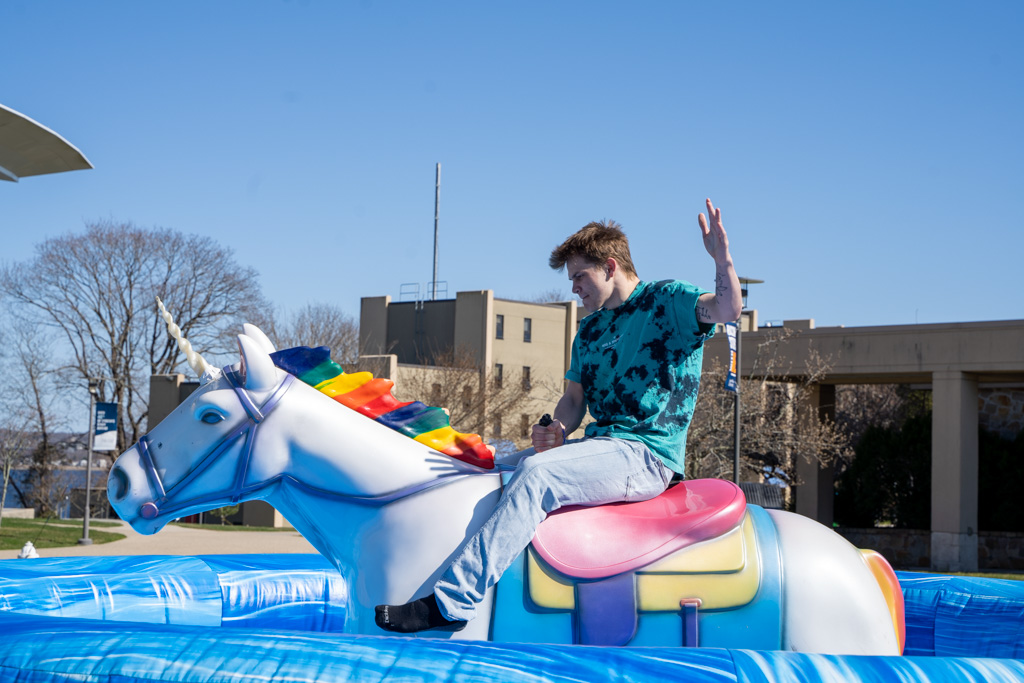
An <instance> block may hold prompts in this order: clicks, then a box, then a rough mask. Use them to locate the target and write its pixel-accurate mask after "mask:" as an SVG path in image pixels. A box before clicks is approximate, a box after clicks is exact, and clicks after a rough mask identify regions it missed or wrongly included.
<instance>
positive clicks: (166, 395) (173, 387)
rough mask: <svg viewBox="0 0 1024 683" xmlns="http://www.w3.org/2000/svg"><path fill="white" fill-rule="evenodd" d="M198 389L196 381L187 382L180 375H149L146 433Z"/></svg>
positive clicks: (183, 376)
mask: <svg viewBox="0 0 1024 683" xmlns="http://www.w3.org/2000/svg"><path fill="white" fill-rule="evenodd" d="M198 388H199V382H198V381H190V380H187V379H186V378H185V375H182V374H181V373H174V374H170V375H150V377H149V412H148V414H147V415H146V431H147V432H148V431H151V430H152V429H153V427H156V426H157V425H158V424H160V423H161V422H162V421H163V419H164V418H165V417H167V416H168V415H170V414H171V413H172V412H173V411H174V409H175V408H177V407H178V406H179V405H180V404H181V402H182V401H184V400H185V399H186V398H187V397H188V395H189V394H191V393H192V392H193V391H195V390H196V389H198Z"/></svg>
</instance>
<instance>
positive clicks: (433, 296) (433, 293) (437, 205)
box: [430, 163, 441, 301]
mask: <svg viewBox="0 0 1024 683" xmlns="http://www.w3.org/2000/svg"><path fill="white" fill-rule="evenodd" d="M440 210H441V164H440V163H438V164H437V175H436V178H435V182H434V279H433V280H432V281H431V283H430V300H431V301H437V223H438V217H439V215H440Z"/></svg>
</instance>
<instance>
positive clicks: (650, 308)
mask: <svg viewBox="0 0 1024 683" xmlns="http://www.w3.org/2000/svg"><path fill="white" fill-rule="evenodd" d="M707 209H708V215H707V219H705V217H704V214H700V215H699V216H698V219H697V222H698V224H699V225H700V229H701V234H702V235H703V238H704V246H705V248H706V249H707V251H708V254H710V255H711V257H712V258H713V259H714V261H715V292H714V293H711V292H705V291H701V290H699V289H697V288H696V287H694V286H693V285H691V284H690V283H688V282H682V281H677V280H666V281H663V282H657V283H650V282H643V281H641V280H640V279H639V277H638V276H637V273H636V269H635V268H634V267H633V261H632V258H631V257H630V253H629V242H628V241H627V240H626V236H625V234H623V232H622V230H621V228H620V227H619V226H618V224H616V223H614V222H602V223H590V224H589V225H587V226H585V227H584V228H582V229H581V230H579V231H578V232H576V233H575V234H574V235H572V236H571V237H569V239H567V240H566V241H565V242H564V243H562V244H561V245H560V246H558V247H557V248H556V249H555V250H554V251H553V252H552V254H551V259H550V265H551V267H552V268H554V269H555V270H561V268H562V267H565V268H566V269H567V271H568V274H569V280H570V281H571V282H572V291H573V294H576V295H577V296H579V297H580V300H581V301H582V303H583V306H584V307H585V308H586V309H587V311H588V312H589V313H590V315H588V316H587V317H586V318H584V319H583V321H582V322H581V323H580V328H579V332H578V333H577V335H576V339H575V340H574V341H573V348H572V360H571V363H570V368H569V372H568V373H567V374H566V379H567V380H568V387H567V389H566V391H565V394H563V396H562V398H561V399H559V401H558V404H557V405H556V406H555V412H554V420H553V421H552V422H551V424H550V425H547V426H541V425H534V427H533V432H532V441H533V448H532V449H528V450H526V451H523V452H521V453H519V454H517V455H516V457H515V458H514V461H515V460H517V461H518V465H517V467H516V470H515V473H514V474H513V476H512V478H511V480H510V481H509V483H508V485H507V486H506V487H505V490H504V491H503V492H502V495H501V499H500V500H499V501H498V504H497V506H496V507H495V508H494V511H493V512H492V513H491V516H490V517H489V518H488V520H487V521H486V522H484V524H483V526H481V527H480V529H479V530H478V531H477V533H476V534H475V535H474V536H473V537H472V538H470V539H469V541H468V542H467V543H466V544H465V546H463V548H462V550H461V551H460V553H459V554H458V555H457V556H456V558H455V560H454V561H453V562H452V564H451V565H450V566H449V568H448V570H447V571H446V572H445V573H444V574H443V575H442V577H441V580H440V581H438V583H437V585H436V586H435V587H434V592H433V593H432V594H431V595H428V596H427V597H425V598H420V599H419V600H414V601H413V602H410V603H408V604H405V605H380V606H378V607H377V614H376V619H377V625H378V626H380V627H381V628H383V629H385V630H388V631H397V632H402V633H412V632H416V631H423V630H426V629H445V630H453V631H454V630H461V629H462V628H463V627H465V625H466V622H467V621H468V620H469V619H472V618H473V617H475V616H476V605H478V604H479V603H480V602H481V601H482V600H483V598H484V594H485V592H486V591H487V589H488V588H490V587H491V586H493V585H494V584H495V583H496V582H497V581H498V579H499V578H500V577H501V575H502V573H503V572H504V571H505V569H507V568H508V567H509V565H511V564H512V562H513V561H514V560H515V558H516V557H517V556H518V555H519V553H520V552H522V550H523V548H525V547H526V546H527V544H529V542H530V540H531V539H532V538H533V535H534V531H535V530H536V528H537V525H539V524H540V523H541V522H542V521H543V520H544V518H545V517H547V515H548V513H550V512H553V511H554V510H557V509H558V508H560V507H562V506H565V505H602V504H604V503H612V502H619V501H640V500H647V499H649V498H653V497H654V496H656V495H658V494H659V493H662V492H663V491H664V490H665V489H666V488H667V487H668V484H669V482H670V481H671V479H672V475H673V473H674V472H678V473H679V474H683V472H684V468H683V464H684V457H685V446H686V430H687V428H688V427H689V424H690V418H691V417H692V416H693V408H694V404H695V402H696V400H697V389H698V386H699V384H700V371H701V362H702V358H703V343H704V340H705V339H707V338H708V337H709V336H710V335H711V334H712V333H713V330H714V323H718V322H731V321H734V320H736V319H738V318H739V316H740V310H741V308H742V300H741V298H740V285H739V280H738V278H737V277H736V270H735V268H734V267H733V263H732V256H731V255H730V253H729V241H728V239H727V237H726V234H725V228H724V227H723V226H722V211H721V209H716V208H715V207H714V206H713V205H712V204H711V200H710V199H708V200H707ZM588 407H589V409H590V413H591V415H592V416H593V417H594V419H595V422H593V423H591V424H589V425H588V426H587V429H586V433H585V436H584V437H583V438H582V439H578V440H567V438H566V437H567V435H568V434H571V433H572V432H574V431H576V429H577V428H578V427H579V426H580V424H581V422H582V421H583V417H584V415H585V414H586V411H587V408H588Z"/></svg>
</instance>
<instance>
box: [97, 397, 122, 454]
mask: <svg viewBox="0 0 1024 683" xmlns="http://www.w3.org/2000/svg"><path fill="white" fill-rule="evenodd" d="M92 424H93V431H92V449H93V450H94V451H116V450H117V404H116V403H97V404H96V413H95V415H94V416H93V422H92Z"/></svg>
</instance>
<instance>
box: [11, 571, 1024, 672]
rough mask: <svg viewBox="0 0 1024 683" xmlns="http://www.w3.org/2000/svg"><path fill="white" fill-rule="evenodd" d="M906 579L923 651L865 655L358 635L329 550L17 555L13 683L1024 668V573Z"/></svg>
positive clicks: (912, 635) (910, 615) (910, 648)
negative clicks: (351, 629)
mask: <svg viewBox="0 0 1024 683" xmlns="http://www.w3.org/2000/svg"><path fill="white" fill-rule="evenodd" d="M898 576H899V579H900V582H901V585H902V586H903V591H904V596H905V599H906V605H907V608H906V613H907V647H906V655H907V656H903V657H856V656H833V655H815V654H802V653H793V652H778V651H754V650H726V649H714V648H693V649H685V648H598V647H583V646H572V645H536V644H497V643H481V642H456V641H448V640H438V639H429V638H397V637H384V636H381V637H374V636H351V635H345V634H343V633H339V632H337V631H340V630H341V629H342V628H343V625H344V622H345V614H346V609H347V596H348V593H347V586H345V585H344V582H343V581H342V579H341V576H340V575H339V574H338V573H337V572H336V571H335V570H334V569H333V568H332V567H331V566H330V565H329V563H328V562H327V561H326V560H325V559H324V558H322V557H320V556H319V555H274V556H256V555H248V556H245V555H243V556H239V555H232V556H209V557H122V558H62V559H43V560H7V561H0V610H3V611H0V681H15V682H18V683H28V682H33V683H36V682H47V683H49V682H58V681H59V682H65V681H68V682H70V681H75V682H76V683H82V682H85V683H90V682H96V683H100V682H102V683H127V682H129V681H149V682H152V681H178V682H184V683H192V682H195V683H198V682H206V683H209V682H215V683H219V682H221V681H224V682H227V681H232V682H238V681H282V682H284V681H289V682H294V681H382V680H389V681H390V680H394V681H488V682H490V681H654V680H687V681H741V682H751V683H753V682H761V681H764V682H766V683H767V682H775V681H809V682H813V681H854V680H856V681H979V682H981V681H1024V661H1020V660H1018V659H1016V658H1017V657H1018V656H1019V655H1020V653H1021V652H1022V650H1024V635H1022V633H1021V631H1022V624H1024V619H1022V616H1024V583H1018V582H1013V581H996V580H988V579H963V578H957V577H947V576H936V575H928V574H908V573H902V572H901V573H899V574H898ZM140 620H144V621H149V622H155V623H139V622H140Z"/></svg>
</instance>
